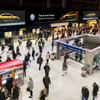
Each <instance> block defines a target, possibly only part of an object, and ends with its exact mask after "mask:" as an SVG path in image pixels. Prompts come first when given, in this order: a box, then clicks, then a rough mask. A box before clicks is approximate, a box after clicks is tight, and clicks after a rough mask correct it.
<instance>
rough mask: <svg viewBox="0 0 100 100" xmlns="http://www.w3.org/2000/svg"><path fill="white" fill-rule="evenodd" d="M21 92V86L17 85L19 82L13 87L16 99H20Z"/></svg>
mask: <svg viewBox="0 0 100 100" xmlns="http://www.w3.org/2000/svg"><path fill="white" fill-rule="evenodd" d="M19 92H20V88H19V87H18V86H17V84H15V86H14V88H13V93H12V94H13V99H14V100H19Z"/></svg>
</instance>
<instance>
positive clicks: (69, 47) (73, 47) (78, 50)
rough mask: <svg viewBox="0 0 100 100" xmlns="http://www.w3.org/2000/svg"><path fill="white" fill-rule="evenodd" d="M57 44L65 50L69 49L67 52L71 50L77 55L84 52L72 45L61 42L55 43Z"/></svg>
mask: <svg viewBox="0 0 100 100" xmlns="http://www.w3.org/2000/svg"><path fill="white" fill-rule="evenodd" d="M57 43H58V44H60V45H61V46H62V47H63V48H66V49H69V50H72V51H75V52H78V53H84V52H85V50H84V49H83V48H80V47H77V46H74V45H70V44H67V43H63V42H57Z"/></svg>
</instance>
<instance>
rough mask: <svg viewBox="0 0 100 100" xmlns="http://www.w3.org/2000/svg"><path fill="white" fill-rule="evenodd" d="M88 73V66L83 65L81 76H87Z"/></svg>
mask: <svg viewBox="0 0 100 100" xmlns="http://www.w3.org/2000/svg"><path fill="white" fill-rule="evenodd" d="M86 75H87V68H86V67H82V68H81V76H82V77H86Z"/></svg>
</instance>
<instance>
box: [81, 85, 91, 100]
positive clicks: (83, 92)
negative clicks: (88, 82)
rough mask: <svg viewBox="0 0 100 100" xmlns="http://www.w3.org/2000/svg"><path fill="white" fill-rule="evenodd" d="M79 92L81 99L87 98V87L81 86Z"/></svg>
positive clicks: (85, 99) (86, 99)
mask: <svg viewBox="0 0 100 100" xmlns="http://www.w3.org/2000/svg"><path fill="white" fill-rule="evenodd" d="M81 92H82V100H88V98H89V90H88V88H87V87H86V86H83V87H82V90H81Z"/></svg>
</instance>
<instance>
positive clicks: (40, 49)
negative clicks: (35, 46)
mask: <svg viewBox="0 0 100 100" xmlns="http://www.w3.org/2000/svg"><path fill="white" fill-rule="evenodd" d="M39 51H40V54H42V46H41V45H39Z"/></svg>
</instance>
